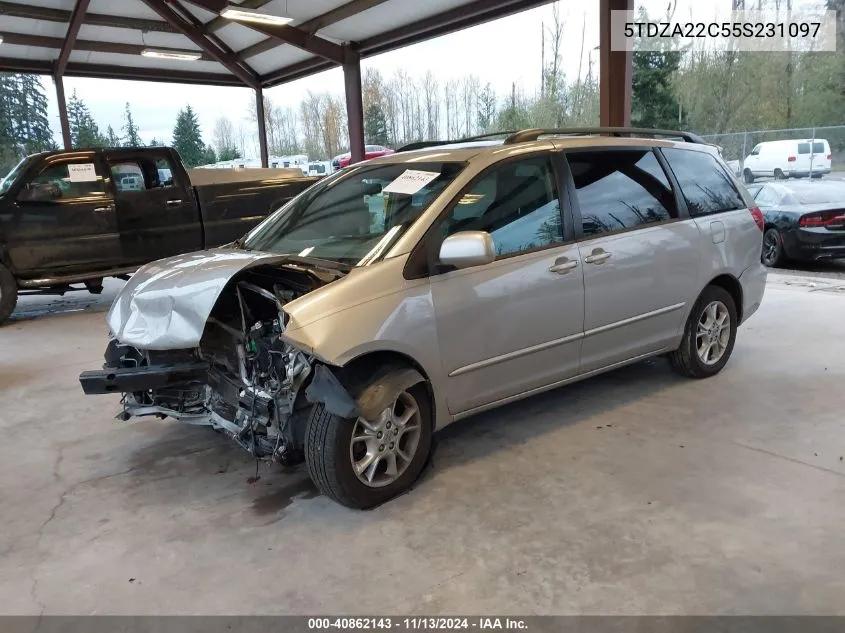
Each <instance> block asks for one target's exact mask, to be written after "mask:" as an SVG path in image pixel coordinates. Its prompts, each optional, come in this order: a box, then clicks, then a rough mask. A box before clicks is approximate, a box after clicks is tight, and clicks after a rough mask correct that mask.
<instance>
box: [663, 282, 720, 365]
mask: <svg viewBox="0 0 845 633" xmlns="http://www.w3.org/2000/svg"><path fill="white" fill-rule="evenodd" d="M736 328H737V316H736V303H735V302H734V300H733V297H732V296H731V294H730V293H729V292H728V291H727V290H725V289H724V288H722V287H721V286H707V287H706V288H705V289H704V291H703V292H702V293H701V295H700V296H699V297H698V301H696V302H695V305H694V306H693V308H692V312H691V313H690V315H689V318H688V319H687V324H686V327H685V328H684V337H683V339H681V345H680V347H679V348H678V349H676V350H675V351H674V352H672V353H671V354H670V355H669V364H670V365H671V366H672V369H673V370H675V371H676V372H677V373H679V374H681V375H682V376H686V377H687V378H709V377H710V376H715V375H716V374H718V373H719V372H720V371H722V368H723V367H724V366H725V365H726V364H727V362H728V359H729V358H730V357H731V352H733V348H734V342H735V341H736Z"/></svg>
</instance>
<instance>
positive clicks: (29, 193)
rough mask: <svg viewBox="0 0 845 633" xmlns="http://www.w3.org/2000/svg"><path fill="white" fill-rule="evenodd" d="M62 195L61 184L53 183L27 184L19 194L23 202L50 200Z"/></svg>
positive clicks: (19, 198)
mask: <svg viewBox="0 0 845 633" xmlns="http://www.w3.org/2000/svg"><path fill="white" fill-rule="evenodd" d="M61 195H62V192H61V190H60V189H59V186H58V185H56V184H53V183H35V184H30V185H27V186H26V187H25V188H24V189H23V190H22V191H21V192H20V195H19V196H18V200H20V201H21V202H48V201H50V200H58V199H59V198H60V197H61Z"/></svg>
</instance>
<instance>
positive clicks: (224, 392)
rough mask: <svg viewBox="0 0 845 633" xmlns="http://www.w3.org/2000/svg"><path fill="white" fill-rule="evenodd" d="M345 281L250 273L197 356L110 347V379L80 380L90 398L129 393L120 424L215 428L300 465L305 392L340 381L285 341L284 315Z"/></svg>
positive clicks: (310, 273) (257, 451)
mask: <svg viewBox="0 0 845 633" xmlns="http://www.w3.org/2000/svg"><path fill="white" fill-rule="evenodd" d="M341 276H342V273H341V272H340V271H338V270H330V269H320V268H312V267H306V266H298V265H296V264H291V265H284V266H280V265H266V264H263V265H262V264H259V265H256V266H253V267H251V268H248V269H246V270H243V271H241V272H239V273H238V274H236V275H235V276H233V277H232V278H231V279H230V280H229V281H228V283H227V284H226V286H225V288H223V290H222V291H221V292H220V294H219V297H218V298H217V300H216V303H215V304H214V307H213V309H212V310H211V313H210V316H208V318H207V320H206V323H205V328H204V330H203V332H202V338H201V339H200V341H199V345H198V347H195V348H192V349H179V350H161V351H156V350H141V349H138V348H137V347H135V346H132V345H129V344H125V343H121V342H120V341H119V340H118V339H112V340H111V342H110V343H109V345H108V348H107V350H106V353H105V359H106V362H105V365H104V369H103V371H92V372H84V373H83V374H82V375H81V376H80V381H81V383H82V386H83V389H84V390H85V392H86V393H115V392H121V393H123V398H122V401H121V403H122V406H123V410H122V411H121V412H120V413H119V415H118V417H119V418H120V419H123V420H128V419H130V418H132V417H139V416H151V415H152V416H158V417H161V418H164V417H172V418H175V419H176V420H179V421H181V422H185V423H189V424H197V425H208V426H211V427H213V428H214V429H217V430H219V431H221V432H224V433H226V434H227V435H229V436H230V437H232V438H233V439H234V440H235V441H236V442H237V443H238V444H240V445H241V446H242V447H243V448H244V449H245V450H247V451H248V452H249V453H250V454H252V455H254V456H255V457H256V458H263V459H272V460H274V461H278V462H280V463H283V464H293V463H298V462H300V461H302V455H301V450H300V447H301V446H302V443H303V438H302V437H297V436H296V435H297V433H298V434H300V435H301V434H302V433H303V432H304V431H303V428H304V424H293V423H292V421H293V420H294V419H296V420H304V419H305V418H307V415H308V412H309V410H310V404H311V403H310V402H309V400H308V399H307V398H306V397H305V394H304V390H303V386H305V385H306V383H310V382H311V380H309V379H311V378H313V374H314V373H315V369H317V368H318V367H319V369H320V370H321V371H322V372H324V374H321V376H322V377H321V381H322V384H326V382H325V381H326V380H329V381H331V380H333V376H328V377H327V375H328V374H329V371H328V370H327V369H326V368H325V367H323V366H321V365H319V363H316V362H315V360H314V359H313V358H312V357H310V356H309V355H308V354H306V353H305V352H303V351H302V350H299V349H297V348H296V347H294V346H293V345H291V344H289V343H286V342H285V341H284V340H283V339H282V334H283V333H284V330H285V325H286V320H287V315H286V313H285V312H284V306H285V304H286V303H288V302H289V301H292V300H294V299H296V298H298V297H301V296H303V295H305V294H307V293H309V292H311V291H313V290H315V289H317V288H319V287H320V286H323V285H325V284H327V283H331V282H332V281H334V280H335V279H338V278H339V277H341ZM336 385H337V386H339V383H336ZM340 389H341V390H342V388H340ZM343 395H344V393H341V396H343ZM347 400H348V401H349V402H350V403H351V399H349V398H348V397H347ZM350 406H351V407H354V403H351V404H350ZM350 410H351V409H350ZM297 416H301V417H299V418H298V417H297Z"/></svg>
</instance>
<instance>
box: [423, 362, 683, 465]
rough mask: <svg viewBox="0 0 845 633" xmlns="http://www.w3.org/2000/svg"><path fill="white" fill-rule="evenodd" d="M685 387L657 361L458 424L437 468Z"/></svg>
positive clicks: (442, 442) (441, 439)
mask: <svg viewBox="0 0 845 633" xmlns="http://www.w3.org/2000/svg"><path fill="white" fill-rule="evenodd" d="M685 382H688V381H687V379H685V378H683V377H681V376H678V375H677V374H675V373H673V372H672V370H671V369H670V368H669V366H668V363H667V362H666V361H665V360H664V359H662V358H654V359H649V360H646V361H642V362H639V363H636V364H634V365H630V366H628V367H623V368H621V369H617V370H615V371H612V372H608V373H606V374H601V375H599V376H595V377H593V378H588V379H586V380H584V381H582V382H578V383H574V384H571V385H566V386H563V387H559V388H558V389H555V390H553V391H549V392H546V393H544V394H540V395H537V396H532V397H530V398H526V399H525V400H520V401H518V402H514V403H512V404H509V405H505V406H503V407H499V408H497V409H493V410H491V411H487V412H484V413H480V414H478V415H476V416H473V417H471V418H467V419H464V420H459V421H458V422H455V423H453V424H450V425H449V426H447V427H446V428H445V429H443V430H441V431H440V432H438V434H437V454H436V455H435V456H434V458H433V460H432V461H433V462H434V464H433V468H434V469H435V470H443V469H448V468H451V467H453V466H458V465H461V464H464V463H466V462H467V461H471V460H476V459H485V458H488V457H490V456H491V455H495V454H496V453H499V452H501V451H505V450H507V449H509V448H510V447H513V446H516V445H519V444H522V443H524V442H526V441H528V440H530V439H532V438H535V437H537V436H539V435H543V434H544V433H548V432H550V431H554V430H558V429H560V428H563V427H567V426H572V425H576V424H579V423H581V422H582V421H583V420H585V419H588V418H599V419H600V418H601V416H602V415H603V414H606V413H609V412H611V411H612V410H614V409H617V408H619V407H624V406H627V405H628V404H630V403H632V402H635V401H638V400H641V399H644V398H648V397H650V396H653V395H654V394H656V393H657V392H659V391H663V390H665V389H668V388H671V387H673V386H675V385H678V384H683V383H685ZM598 426H601V424H600V423H599V425H598Z"/></svg>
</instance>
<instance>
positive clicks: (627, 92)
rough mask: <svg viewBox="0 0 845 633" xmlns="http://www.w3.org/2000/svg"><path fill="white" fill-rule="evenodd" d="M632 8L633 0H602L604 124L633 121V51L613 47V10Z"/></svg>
mask: <svg viewBox="0 0 845 633" xmlns="http://www.w3.org/2000/svg"><path fill="white" fill-rule="evenodd" d="M633 10H634V0H600V3H599V11H600V14H599V42H600V47H601V48H600V51H599V53H600V55H599V57H600V59H601V64H600V66H601V68H600V81H599V95H600V96H599V98H600V101H601V125H607V126H630V125H631V94H632V91H633V87H632V84H631V75H632V70H633V53H632V52H631V51H613V50H611V49H610V15H611V13H610V12H611V11H633Z"/></svg>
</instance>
